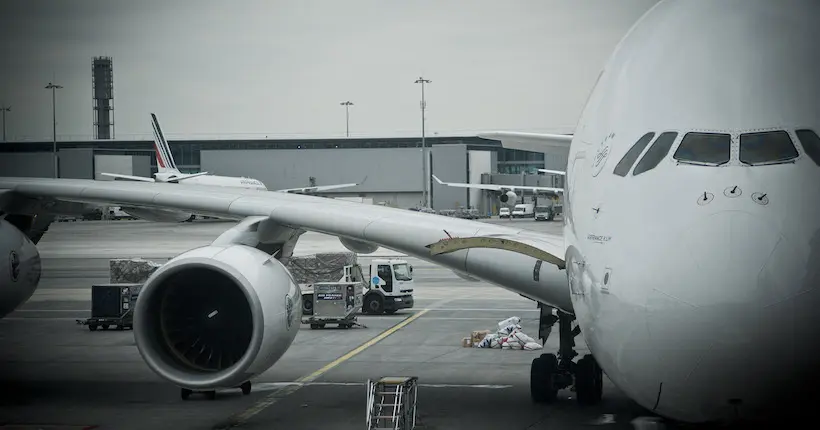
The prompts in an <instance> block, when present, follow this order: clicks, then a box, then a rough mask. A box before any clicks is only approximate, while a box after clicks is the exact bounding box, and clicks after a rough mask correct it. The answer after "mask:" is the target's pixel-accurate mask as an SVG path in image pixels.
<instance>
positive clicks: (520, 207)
mask: <svg viewBox="0 0 820 430" xmlns="http://www.w3.org/2000/svg"><path fill="white" fill-rule="evenodd" d="M533 216H535V205H534V204H532V203H521V204H517V205H515V208H513V211H512V217H513V218H530V217H533Z"/></svg>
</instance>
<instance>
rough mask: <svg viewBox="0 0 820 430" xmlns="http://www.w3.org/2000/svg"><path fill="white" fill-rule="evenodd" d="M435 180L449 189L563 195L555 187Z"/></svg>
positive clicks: (560, 189) (562, 190)
mask: <svg viewBox="0 0 820 430" xmlns="http://www.w3.org/2000/svg"><path fill="white" fill-rule="evenodd" d="M433 179H435V180H436V182H438V183H439V184H441V185H446V186H448V187H457V188H476V189H479V190H489V191H498V192H502V191H508V190H509V191H515V190H522V191H532V192H538V193H546V194H555V193H563V192H564V189H563V188H553V187H530V186H524V185H499V184H465V183H461V182H443V181H442V180H441V179H439V178H438V177H436V175H433Z"/></svg>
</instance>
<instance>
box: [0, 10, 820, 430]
mask: <svg viewBox="0 0 820 430" xmlns="http://www.w3.org/2000/svg"><path fill="white" fill-rule="evenodd" d="M818 16H820V2H818V1H816V0H783V1H772V0H721V1H674V0H662V1H660V2H658V3H657V4H656V5H655V6H653V7H652V8H651V9H650V10H649V11H648V12H647V13H646V14H645V15H644V16H643V17H641V18H640V20H638V22H637V23H636V24H635V25H634V26H633V27H632V28H631V29H630V31H629V32H628V33H627V34H626V35H625V36H624V38H623V39H622V40H621V42H620V43H619V44H618V45H617V47H616V48H615V51H614V53H613V54H612V56H611V57H610V59H609V61H608V62H607V63H606V65H605V67H604V69H603V70H602V72H601V74H600V75H599V78H598V81H597V83H596V84H595V85H594V87H593V90H592V92H591V94H590V96H589V99H588V101H587V102H586V104H585V106H584V109H583V111H582V113H581V115H580V118H579V122H578V125H577V127H576V131H575V134H574V135H573V136H570V137H568V136H564V135H540V136H532V135H531V134H530V135H524V134H499V133H488V134H485V135H486V136H490V135H495V136H496V137H497V138H499V140H501V141H502V144H503V145H504V147H510V148H516V147H518V148H519V149H524V148H521V147H522V146H528V145H529V146H532V145H534V144H540V145H542V146H541V147H542V148H543V146H544V145H556V144H557V145H564V146H565V147H566V145H569V163H568V166H567V171H566V184H567V187H566V192H565V195H564V197H565V203H564V231H563V237H559V236H555V235H550V234H546V233H538V232H533V231H528V230H524V229H521V228H515V226H513V225H496V224H488V223H484V222H480V221H471V220H464V219H457V218H451V217H441V216H437V215H431V214H426V213H419V212H413V211H407V210H401V209H395V208H390V207H383V206H376V205H362V204H357V203H351V202H343V201H337V200H332V199H321V198H316V197H313V196H306V195H297V194H286V193H270V192H264V191H262V192H258V191H254V190H242V189H236V188H226V187H204V186H194V185H183V184H180V185H178V186H168V185H162V184H150V183H135V182H130V183H129V182H114V181H92V180H72V179H49V178H0V210H2V211H4V212H5V213H6V214H5V215H4V218H3V219H2V220H0V255H8V256H10V257H9V260H8V261H10V264H5V265H0V316H2V315H4V314H5V313H8V312H10V311H11V310H14V309H16V308H17V307H19V306H20V304H22V303H24V302H25V301H26V300H28V298H29V297H30V296H31V294H32V293H33V291H34V289H35V288H36V287H37V285H38V281H39V277H40V273H41V272H40V258H39V254H38V251H37V248H36V246H35V245H34V244H33V243H32V241H31V240H29V238H28V236H27V233H29V232H30V227H29V226H30V225H31V224H32V223H33V222H34V220H36V218H35V217H34V215H36V214H38V213H44V212H45V213H48V212H49V211H50V212H57V213H70V212H69V211H71V210H72V208H74V206H75V205H76V204H77V203H105V202H117V203H120V204H125V203H127V204H131V205H135V206H141V207H153V208H164V209H176V210H188V211H194V212H198V213H199V212H207V213H213V214H226V215H229V216H234V217H237V218H244V220H243V221H242V222H241V223H239V224H238V225H237V226H236V227H234V228H231V229H229V230H227V231H226V232H225V233H223V234H222V235H221V236H220V237H219V238H217V239H216V240H215V241H214V242H213V243H212V244H211V245H209V246H205V247H201V248H197V249H194V250H190V251H188V252H185V253H183V254H181V255H179V256H177V257H176V258H174V259H172V260H171V261H169V262H168V263H166V264H165V265H163V266H162V267H161V268H159V269H158V270H157V271H156V272H154V274H153V275H152V276H151V278H150V279H148V281H147V282H146V283H145V284H144V286H143V288H142V290H141V292H140V298H139V300H138V301H137V303H136V308H135V314H134V339H135V342H136V345H137V347H138V349H139V351H140V354H141V355H142V357H143V358H144V359H145V361H146V364H147V365H148V367H149V368H150V369H152V370H153V371H154V372H156V373H157V374H158V375H160V376H161V377H162V378H163V379H165V380H166V381H169V382H170V383H172V384H174V385H175V386H177V387H182V388H185V389H197V390H213V389H215V388H223V387H225V388H228V387H235V386H238V385H239V384H242V383H243V382H245V381H248V379H249V378H253V377H255V376H256V375H259V374H261V373H263V372H265V371H266V370H267V369H268V368H270V367H271V366H272V365H274V363H276V362H277V361H278V360H279V358H280V357H282V355H283V354H284V353H285V351H287V349H288V348H289V347H290V345H291V344H292V343H293V340H294V338H295V337H296V333H297V332H298V331H299V330H298V329H299V320H300V315H301V312H300V311H301V300H300V298H301V294H300V292H299V287H298V285H297V284H296V283H295V282H294V281H293V277H292V275H291V274H290V273H288V271H287V269H286V268H285V266H284V265H283V264H282V263H281V262H280V259H282V258H288V257H290V256H291V255H292V250H293V247H294V245H295V243H296V241H297V240H298V237H299V235H300V234H301V233H302V232H303V231H307V230H310V231H316V232H320V233H324V234H329V235H334V236H337V237H339V240H340V241H341V243H342V244H344V246H345V247H347V248H348V249H350V250H352V251H354V252H358V253H372V252H374V251H375V250H376V249H378V247H379V246H382V247H385V248H389V249H392V250H396V251H398V252H402V253H406V254H408V255H411V256H415V257H417V258H421V259H424V260H427V261H431V262H433V263H436V264H439V265H442V266H444V267H447V268H449V269H451V270H453V271H457V272H461V273H464V274H466V275H469V276H470V277H474V278H476V279H479V280H482V281H485V282H488V283H492V284H495V285H498V286H500V287H503V288H506V289H508V290H510V291H512V292H515V293H518V294H521V295H523V296H525V297H528V298H531V299H532V300H534V301H536V302H538V303H539V304H540V305H541V316H540V320H539V326H540V327H543V328H545V329H546V328H548V327H551V325H552V324H555V323H557V324H558V330H556V331H555V332H557V333H558V337H559V341H560V342H559V345H560V346H559V348H558V351H557V352H558V353H557V354H555V353H554V351H543V354H542V355H540V356H539V357H537V358H535V359H534V360H533V362H532V366H531V368H530V393H531V397H532V398H533V400H535V401H538V402H563V401H564V400H563V399H565V398H566V397H565V396H558V395H557V394H558V391H559V390H562V389H567V388H570V387H572V388H574V395H575V397H576V399H577V401H578V402H580V403H582V404H594V403H596V402H598V401H600V399H601V396H602V393H603V391H602V390H603V389H602V387H603V374H604V373H605V374H606V375H607V377H608V378H609V379H610V380H611V381H612V383H613V384H614V385H615V387H617V388H618V389H619V391H620V392H622V393H624V394H625V395H626V396H628V397H629V398H630V399H632V400H634V401H635V402H637V403H638V404H640V405H641V406H643V407H644V408H646V409H647V410H649V411H651V412H653V413H656V414H658V415H661V416H663V417H667V418H671V419H674V420H679V421H685V422H691V423H700V422H708V421H716V420H723V419H727V420H736V419H738V418H758V417H763V416H767V415H768V416H772V417H774V418H789V417H788V416H787V415H785V411H786V407H788V406H790V405H791V402H792V401H797V402H798V404H800V403H803V402H804V401H807V400H816V397H817V389H816V385H817V382H816V381H817V379H816V378H817V377H818V376H820V375H819V374H818V370H820V360H818V359H820V345H818V342H820V312H818V311H817V309H818V308H820V270H819V269H818V267H820V193H818V192H817V184H818V183H820V136H818V134H817V133H818V132H819V131H820V97H818V94H820V79H818V78H817V77H818V76H820V61H818V58H820V44H818V43H817V42H816V32H817V30H816V26H817V22H818V20H817V17H818ZM542 54H545V53H543V52H541V53H539V52H534V53H533V55H542ZM546 54H549V53H546ZM539 142H540V143H539ZM272 256H273V257H275V258H271V257H272ZM553 312H555V314H554V313H553ZM211 315H216V316H215V317H214V318H209V316H211ZM422 318H424V317H422ZM575 323H577V326H573V324H575ZM226 331H231V334H232V335H231V336H230V337H224V336H222V335H221V334H224V333H225V332H226ZM579 333H580V334H582V335H583V337H584V341H585V343H586V345H587V346H588V348H589V354H584V356H583V357H579V358H578V359H577V360H576V358H575V357H576V356H578V354H579V352H578V351H576V350H575V342H574V337H575V336H577V335H578V334H579ZM546 336H548V332H546V330H545V331H544V333H543V336H540V337H546ZM203 342H204V343H203ZM426 366H428V367H429V366H435V363H434V362H430V363H426ZM814 405H816V402H815V403H814V404H812V405H811V406H814ZM811 406H810V407H809V411H812V410H813V409H811ZM747 427H749V426H747ZM781 427H783V426H782V425H781Z"/></svg>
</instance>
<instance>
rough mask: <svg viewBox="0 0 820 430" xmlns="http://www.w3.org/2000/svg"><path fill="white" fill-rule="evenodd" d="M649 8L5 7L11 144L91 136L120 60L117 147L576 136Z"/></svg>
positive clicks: (0, 97) (357, 3)
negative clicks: (423, 104)
mask: <svg viewBox="0 0 820 430" xmlns="http://www.w3.org/2000/svg"><path fill="white" fill-rule="evenodd" d="M655 3H656V0H618V1H612V0H518V1H505V2H499V1H497V0H469V1H456V0H414V1H409V0H313V1H307V0H298V1H297V0H291V1H283V0H239V1H224V0H223V1H216V0H198V1H161V0H82V1H80V0H71V1H68V0H65V1H56V0H53V1H43V0H5V1H3V2H2V3H0V34H1V35H2V36H0V55H2V57H1V58H2V59H3V62H2V67H0V103H2V104H4V105H11V106H12V112H11V113H9V114H7V130H8V135H9V140H12V138H14V139H23V138H25V139H38V140H50V139H51V92H50V91H48V90H46V89H45V88H44V87H45V85H46V84H48V82H49V81H51V80H52V79H54V80H55V82H56V83H58V84H60V85H62V86H64V87H65V88H64V89H62V90H59V91H58V94H57V118H58V130H57V133H58V138H59V139H60V140H63V139H75V140H76V139H89V138H91V136H92V133H93V131H92V109H91V107H92V102H91V62H92V58H93V57H94V56H102V55H106V56H112V57H113V59H114V107H115V111H114V112H115V130H116V137H117V138H118V139H133V138H149V137H150V130H151V129H150V123H149V112H155V113H156V114H157V115H158V117H159V120H160V122H161V123H162V126H163V128H164V131H165V133H166V134H167V135H168V136H169V138H171V139H174V138H182V137H198V138H215V137H221V138H241V137H248V138H250V137H263V136H264V135H268V136H270V137H340V136H344V132H345V122H344V121H345V119H344V107H342V106H340V105H339V103H340V102H341V101H344V100H351V101H352V102H353V103H354V104H355V105H354V106H352V107H351V120H350V128H351V136H370V137H374V136H385V137H388V136H415V135H418V134H419V129H420V111H419V99H420V87H419V85H418V84H414V83H413V81H414V80H415V79H417V78H418V77H419V76H420V75H423V76H424V77H425V78H427V79H431V80H432V81H433V82H432V84H430V85H429V86H428V87H427V91H426V93H427V94H426V95H427V107H428V113H427V127H428V132H429V134H433V133H436V132H438V133H440V134H442V135H452V134H474V133H476V132H478V131H480V130H489V129H504V130H520V131H556V132H570V131H572V129H573V127H574V125H575V122H576V121H577V117H578V114H579V112H580V110H581V107H582V105H583V103H584V101H585V100H586V97H587V96H588V94H589V91H590V89H591V86H592V84H593V83H594V81H595V78H596V77H597V75H598V73H599V71H600V69H601V67H602V66H603V65H604V63H605V61H606V59H607V58H608V56H609V54H610V53H611V52H612V49H613V48H614V47H615V45H616V44H617V42H618V40H619V39H620V38H621V37H622V36H623V35H624V34H625V33H626V31H627V30H628V29H629V27H630V26H631V25H632V24H633V23H634V22H635V21H636V20H637V19H638V18H639V17H640V16H641V15H642V14H643V13H644V12H645V11H646V10H648V9H649V8H650V7H651V6H652V5H654V4H655Z"/></svg>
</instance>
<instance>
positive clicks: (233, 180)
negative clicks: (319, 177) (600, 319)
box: [100, 113, 364, 222]
mask: <svg viewBox="0 0 820 430" xmlns="http://www.w3.org/2000/svg"><path fill="white" fill-rule="evenodd" d="M151 126H152V129H153V133H154V151H155V153H156V158H157V173H155V174H154V177H153V178H146V177H143V176H132V175H122V174H118V173H101V174H100V175H102V176H105V177H109V178H114V180H126V181H140V182H164V183H174V184H181V183H185V184H195V185H211V186H220V187H235V188H246V189H253V190H261V191H268V189H267V187H266V186H265V184H264V183H262V181H260V180H258V179H254V178H246V177H236V176H219V175H211V174H209V173H208V172H198V173H191V174H185V173H182V172H180V171H179V169H178V168H177V163H176V161H175V160H174V156H173V154H172V153H171V146H170V145H168V141H167V140H166V139H165V135H164V134H163V133H162V128H161V127H160V125H159V120H158V119H157V116H156V114H154V113H151ZM362 182H364V181H362ZM360 184H361V183H350V184H334V185H318V186H309V187H299V188H286V189H279V190H276V191H277V192H280V193H314V192H319V191H327V190H335V189H339V188H349V187H355V186H357V185H360ZM121 209H122V211H123V212H125V213H128V214H129V215H132V216H134V217H136V218H142V219H145V220H149V221H158V222H181V221H190V220H192V219H193V218H194V217H195V215H194V214H193V213H190V212H187V211H172V210H163V209H146V208H138V207H127V206H124V207H121Z"/></svg>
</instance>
